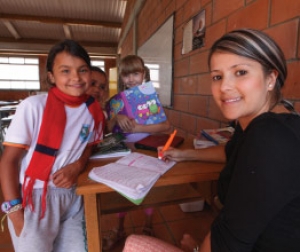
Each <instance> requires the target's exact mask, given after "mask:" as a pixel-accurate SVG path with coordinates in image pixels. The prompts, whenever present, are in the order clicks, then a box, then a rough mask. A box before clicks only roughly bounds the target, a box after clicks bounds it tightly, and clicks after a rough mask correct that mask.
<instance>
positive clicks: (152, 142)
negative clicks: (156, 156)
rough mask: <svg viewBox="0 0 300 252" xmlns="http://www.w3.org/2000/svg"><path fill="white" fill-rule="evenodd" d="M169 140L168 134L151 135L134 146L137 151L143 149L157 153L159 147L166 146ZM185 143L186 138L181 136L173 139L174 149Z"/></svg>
mask: <svg viewBox="0 0 300 252" xmlns="http://www.w3.org/2000/svg"><path fill="white" fill-rule="evenodd" d="M168 138H169V135H168V134H155V135H149V136H147V137H145V138H143V139H141V140H140V141H137V142H136V143H135V144H134V146H135V148H137V149H143V150H153V151H157V147H159V146H164V145H165V143H166V142H167V140H168ZM183 141H184V138H183V137H181V136H175V137H174V139H173V142H172V144H171V146H172V147H178V146H179V145H180V144H182V143H183Z"/></svg>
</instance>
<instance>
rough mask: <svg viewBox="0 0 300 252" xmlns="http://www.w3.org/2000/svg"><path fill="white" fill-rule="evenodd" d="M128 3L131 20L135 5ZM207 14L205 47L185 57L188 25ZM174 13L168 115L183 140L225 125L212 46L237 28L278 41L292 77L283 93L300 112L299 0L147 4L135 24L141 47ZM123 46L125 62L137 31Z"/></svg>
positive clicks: (154, 1) (160, 0) (159, 0)
mask: <svg viewBox="0 0 300 252" xmlns="http://www.w3.org/2000/svg"><path fill="white" fill-rule="evenodd" d="M129 2H130V5H128V8H127V10H126V17H128V16H129V15H130V13H131V10H132V8H133V6H134V4H133V3H134V2H135V1H129ZM203 9H205V10H206V38H205V46H204V47H202V48H199V49H197V50H194V51H192V52H190V53H188V54H184V55H182V54H181V49H182V35H183V26H184V24H185V23H186V22H188V21H189V20H190V19H191V18H192V17H193V16H194V15H196V14H198V13H199V12H200V11H201V10H203ZM173 12H174V13H175V31H174V35H175V44H174V79H173V92H174V106H173V108H172V109H166V110H167V114H168V118H169V120H170V122H171V123H172V125H173V126H174V127H176V128H177V129H178V131H179V133H180V134H181V135H183V136H185V137H193V136H194V135H197V134H198V132H199V130H200V129H201V128H208V127H219V126H222V125H224V123H226V120H225V119H224V118H223V116H222V114H221V112H220V111H219V109H218V108H217V106H216V105H215V103H214V101H213V98H212V95H211V91H210V76H209V74H208V68H207V64H206V61H207V55H208V50H209V48H210V46H211V45H212V43H213V42H214V41H215V40H216V39H218V38H219V37H220V36H222V35H223V34H224V33H226V32H228V31H230V30H233V29H237V28H243V27H249V28H255V29H259V30H262V31H265V32H266V33H267V34H269V35H270V36H271V37H273V38H274V39H275V40H276V41H277V43H278V44H279V45H280V47H281V48H282V49H283V51H284V54H285V57H286V59H287V64H288V72H289V73H288V78H287V81H286V84H285V87H284V89H283V94H284V96H285V98H287V99H289V100H290V101H292V102H294V104H295V107H296V109H298V110H299V111H300V36H299V34H300V32H299V20H300V17H299V15H300V1H299V0H289V1H287V0H226V1H224V0H146V1H145V3H144V5H143V7H142V9H141V11H140V13H139V15H138V17H137V20H136V22H137V38H136V39H137V46H138V47H140V46H141V45H143V44H144V43H145V41H147V40H148V39H149V38H150V37H151V35H152V34H153V33H154V32H155V31H156V30H157V29H158V27H159V26H160V25H162V24H163V23H164V22H165V20H166V19H167V18H168V17H169V16H170V15H171V14H172V13H173ZM126 20H128V19H126ZM126 20H125V22H124V23H123V27H125V26H126ZM120 46H121V49H122V50H121V57H123V56H125V55H127V54H131V53H133V31H132V28H131V29H130V32H129V33H128V34H127V37H126V39H125V40H124V42H123V44H122V45H120ZM158 46H159V45H158Z"/></svg>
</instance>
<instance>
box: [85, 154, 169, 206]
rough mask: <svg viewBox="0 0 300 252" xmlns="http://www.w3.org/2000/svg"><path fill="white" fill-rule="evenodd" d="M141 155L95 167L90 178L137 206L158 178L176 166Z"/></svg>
mask: <svg viewBox="0 0 300 252" xmlns="http://www.w3.org/2000/svg"><path fill="white" fill-rule="evenodd" d="M174 164H175V162H173V161H170V162H167V163H166V162H164V161H162V160H159V159H158V158H154V157H150V156H147V155H144V154H140V153H136V152H134V153H131V154H129V155H127V156H125V157H123V158H121V159H119V160H118V161H117V162H115V163H110V164H108V165H104V166H100V167H95V168H93V169H92V170H91V171H90V173H89V177H90V178H91V179H93V180H95V181H97V182H100V183H103V184H105V185H107V186H109V187H111V188H113V189H114V190H116V191H117V192H119V193H120V194H122V195H123V196H124V197H126V198H127V199H128V200H130V201H131V202H133V203H135V204H137V205H138V204H140V203H141V202H142V201H143V199H144V197H145V196H146V195H147V193H148V192H149V191H150V189H151V188H152V186H153V185H154V184H155V182H156V181H157V180H158V178H159V177H160V176H161V175H162V174H164V173H165V172H166V171H167V170H169V169H170V168H171V167H172V166H174Z"/></svg>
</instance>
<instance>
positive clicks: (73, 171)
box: [51, 145, 93, 188]
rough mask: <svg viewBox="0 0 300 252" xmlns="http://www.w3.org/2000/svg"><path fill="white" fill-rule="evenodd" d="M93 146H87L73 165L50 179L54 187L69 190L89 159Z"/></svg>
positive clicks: (69, 165)
mask: <svg viewBox="0 0 300 252" xmlns="http://www.w3.org/2000/svg"><path fill="white" fill-rule="evenodd" d="M92 149H93V146H92V145H89V146H87V147H86V148H85V150H84V152H83V153H82V155H81V157H80V158H79V159H78V160H77V161H75V162H74V163H71V164H68V165H66V166H64V167H62V168H61V169H60V170H58V171H57V172H55V173H54V174H53V175H52V176H51V179H52V181H53V183H54V184H55V186H57V187H61V188H70V187H71V186H72V185H74V184H75V183H76V181H77V178H78V176H79V174H80V173H82V172H83V171H84V169H85V167H86V164H87V162H88V160H89V157H90V155H91V153H92Z"/></svg>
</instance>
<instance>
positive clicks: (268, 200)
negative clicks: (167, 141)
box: [124, 29, 300, 252]
mask: <svg viewBox="0 0 300 252" xmlns="http://www.w3.org/2000/svg"><path fill="white" fill-rule="evenodd" d="M208 62H209V68H210V72H211V77H212V94H213V96H214V99H215V102H216V103H217V105H218V106H219V107H220V109H221V111H222V112H223V115H224V116H225V117H226V118H227V119H229V120H237V126H236V129H235V133H234V135H233V137H232V139H231V140H230V141H229V142H228V143H227V145H226V148H225V154H224V153H223V156H222V153H221V152H222V149H221V147H217V151H221V152H220V153H219V154H220V156H219V158H220V159H222V158H224V155H226V164H225V167H224V169H223V171H222V172H221V174H220V178H219V181H218V196H219V199H220V201H221V203H223V204H224V207H223V208H222V210H221V212H220V214H219V216H218V217H217V218H216V219H215V221H214V222H213V224H212V226H211V229H210V232H209V233H208V234H207V236H206V237H205V239H204V241H203V243H202V245H201V247H199V246H198V245H197V242H196V241H195V240H194V239H193V238H192V237H191V236H190V235H184V236H183V239H182V241H181V247H182V249H183V250H184V251H191V252H192V251H193V252H196V251H199V252H210V251H213V252H229V251H239V252H244V251H245V252H246V251H247V252H275V251H276V252H277V251H278V252H279V251H280V252H281V251H289V252H299V251H300V243H299V240H300V217H299V216H300V183H299V177H300V169H299V163H300V155H299V149H300V132H299V129H300V116H299V115H298V114H297V113H274V112H272V110H273V108H274V107H275V106H276V105H277V104H278V103H281V102H282V96H281V88H282V87H283V85H284V82H285V79H286V76H287V67H286V61H285V59H284V55H283V52H282V51H281V49H280V48H279V47H278V45H277V44H276V43H275V42H274V41H273V40H272V39H271V38H270V37H268V36H267V35H266V34H264V33H262V32H260V31H256V30H251V29H242V30H236V31H232V32H230V33H228V34H225V35H224V36H223V37H222V38H220V39H219V40H217V41H216V42H215V43H214V45H213V46H212V49H211V52H210V54H209V61H208ZM283 103H284V104H285V105H287V107H288V108H290V109H293V108H292V106H290V104H289V103H286V102H283ZM293 112H295V111H293ZM218 148H219V149H218ZM208 151H209V150H207V152H208ZM203 153H204V152H202V150H201V151H195V150H189V151H183V152H182V151H179V150H175V149H174V150H168V151H165V152H164V158H165V159H166V160H168V159H169V160H176V161H182V160H184V159H193V160H197V159H199V160H202V158H203V159H204V160H209V159H211V161H213V156H206V157H205V156H204V155H203ZM199 225H201V224H200V223H199ZM156 241H157V240H155V239H154V238H152V237H143V236H141V237H139V236H131V237H129V238H128V240H127V242H126V245H125V249H124V252H129V251H130V252H133V251H144V252H149V251H155V252H160V251H169V252H175V251H182V250H180V249H179V248H177V247H174V246H172V245H167V244H165V243H163V242H162V241H159V242H157V243H156ZM160 248H162V249H160ZM163 249H165V250H163Z"/></svg>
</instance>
